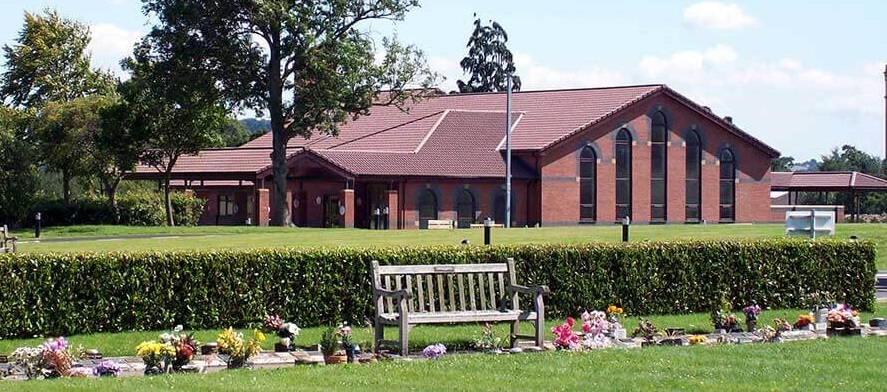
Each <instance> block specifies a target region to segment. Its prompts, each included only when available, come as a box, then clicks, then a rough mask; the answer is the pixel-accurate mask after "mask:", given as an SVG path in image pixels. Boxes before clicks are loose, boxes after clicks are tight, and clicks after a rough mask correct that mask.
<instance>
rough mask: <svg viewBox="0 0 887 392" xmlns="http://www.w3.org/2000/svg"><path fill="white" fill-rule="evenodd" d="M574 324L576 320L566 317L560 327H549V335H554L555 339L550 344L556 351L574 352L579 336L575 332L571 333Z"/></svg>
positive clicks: (577, 345) (577, 346)
mask: <svg viewBox="0 0 887 392" xmlns="http://www.w3.org/2000/svg"><path fill="white" fill-rule="evenodd" d="M575 324H576V320H574V319H573V318H572V317H567V320H566V321H565V322H564V323H563V324H562V325H556V326H554V327H551V333H553V334H554V336H555V338H554V341H553V342H552V344H554V347H555V348H557V349H558V350H576V349H578V348H579V347H580V346H579V335H576V332H574V331H573V325H575Z"/></svg>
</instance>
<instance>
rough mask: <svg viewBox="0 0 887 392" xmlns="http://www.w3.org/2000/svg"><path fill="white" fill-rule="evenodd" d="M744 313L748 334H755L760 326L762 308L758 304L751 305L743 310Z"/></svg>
mask: <svg viewBox="0 0 887 392" xmlns="http://www.w3.org/2000/svg"><path fill="white" fill-rule="evenodd" d="M742 313H744V314H745V325H746V327H747V328H748V332H754V331H755V327H756V326H757V324H758V316H760V315H761V307H760V306H758V305H757V304H751V305H748V306H746V307H744V308H742Z"/></svg>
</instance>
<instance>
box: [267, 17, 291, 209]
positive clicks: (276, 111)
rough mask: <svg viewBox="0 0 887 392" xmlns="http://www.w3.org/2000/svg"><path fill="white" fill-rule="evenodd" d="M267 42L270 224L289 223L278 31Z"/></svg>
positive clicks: (285, 141) (287, 169) (285, 133)
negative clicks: (271, 178) (269, 129)
mask: <svg viewBox="0 0 887 392" xmlns="http://www.w3.org/2000/svg"><path fill="white" fill-rule="evenodd" d="M274 38H275V39H273V40H272V42H271V43H270V45H269V46H270V50H269V52H270V59H269V62H268V96H269V100H268V111H269V113H270V115H271V136H272V144H273V150H272V152H271V168H272V170H271V172H272V173H273V175H274V186H273V187H272V190H273V192H272V198H273V200H274V202H273V204H272V206H271V225H272V226H288V225H289V222H290V209H289V205H288V204H287V202H286V190H287V175H288V174H289V167H287V165H286V144H287V142H288V141H289V140H288V138H287V132H286V130H285V129H284V127H283V124H284V118H283V81H282V80H281V64H280V62H281V61H280V60H281V59H280V52H281V48H280V43H279V42H280V39H279V38H280V34H279V32H278V34H276V36H275V37H274Z"/></svg>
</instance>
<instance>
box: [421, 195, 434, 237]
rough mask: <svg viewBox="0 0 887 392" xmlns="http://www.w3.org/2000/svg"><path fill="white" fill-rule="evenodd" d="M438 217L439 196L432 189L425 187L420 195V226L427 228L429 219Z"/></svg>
mask: <svg viewBox="0 0 887 392" xmlns="http://www.w3.org/2000/svg"><path fill="white" fill-rule="evenodd" d="M434 219H437V197H436V196H434V192H432V191H431V189H425V190H423V191H422V193H421V194H420V195H419V228H420V229H427V228H428V221H429V220H434Z"/></svg>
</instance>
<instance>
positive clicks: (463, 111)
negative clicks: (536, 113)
mask: <svg viewBox="0 0 887 392" xmlns="http://www.w3.org/2000/svg"><path fill="white" fill-rule="evenodd" d="M448 110H449V111H451V112H460V113H496V114H499V113H505V112H506V110H483V109H448ZM511 112H512V113H521V114H526V113H527V111H526V110H512V111H511Z"/></svg>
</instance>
